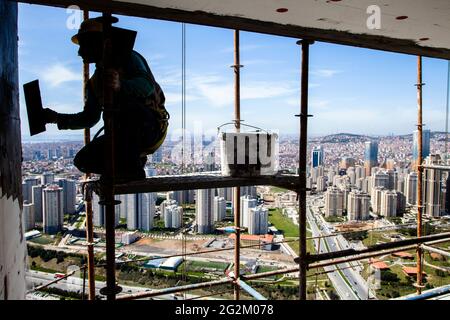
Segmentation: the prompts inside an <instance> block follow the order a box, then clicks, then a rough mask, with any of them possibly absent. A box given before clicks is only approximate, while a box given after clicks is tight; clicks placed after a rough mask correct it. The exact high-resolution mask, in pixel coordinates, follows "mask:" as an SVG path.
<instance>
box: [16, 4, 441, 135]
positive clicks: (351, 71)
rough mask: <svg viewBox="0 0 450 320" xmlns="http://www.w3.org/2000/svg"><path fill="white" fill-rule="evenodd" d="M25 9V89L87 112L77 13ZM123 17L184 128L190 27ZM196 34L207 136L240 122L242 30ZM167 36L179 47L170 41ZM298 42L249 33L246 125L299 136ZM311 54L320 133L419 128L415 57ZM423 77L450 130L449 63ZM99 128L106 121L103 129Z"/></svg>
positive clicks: (429, 68)
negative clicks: (74, 39) (449, 105)
mask: <svg viewBox="0 0 450 320" xmlns="http://www.w3.org/2000/svg"><path fill="white" fill-rule="evenodd" d="M19 7H20V10H19V37H20V41H19V61H20V64H19V69H20V70H19V79H20V84H21V85H22V84H23V83H25V82H28V81H31V80H34V79H36V78H39V79H40V82H41V90H42V99H43V102H44V106H49V107H52V108H54V109H56V110H57V111H58V112H66V113H73V112H78V111H80V110H81V109H82V104H81V101H82V99H81V92H82V90H81V86H82V82H81V68H82V66H81V60H80V58H79V57H77V53H76V52H77V47H76V46H74V45H73V44H72V43H71V42H70V37H71V36H72V35H73V34H74V33H75V30H69V29H67V28H65V23H66V19H67V13H66V12H65V10H63V9H56V8H47V7H41V6H33V5H31V6H30V5H24V4H20V5H19ZM49 17H51V18H49ZM120 19H121V20H120V22H119V25H120V26H122V27H129V28H132V29H135V30H137V31H138V39H137V42H136V49H137V50H138V51H140V52H141V53H143V54H144V56H145V57H147V58H148V60H149V63H150V66H151V67H152V70H153V71H154V74H155V77H156V79H157V81H158V82H159V83H160V84H161V86H162V87H163V90H164V91H165V93H166V96H167V108H168V111H169V112H170V113H171V115H172V117H171V121H170V127H169V131H171V132H173V131H174V130H176V129H177V128H181V24H179V23H174V22H167V21H155V20H144V19H136V18H129V17H120ZM42 21H46V22H45V23H42ZM38 22H39V23H38ZM44 35H45V36H46V38H49V39H52V41H49V42H48V43H46V45H45V46H42V41H40V40H39V39H42V37H43V36H44ZM187 36H188V42H187V127H188V130H192V129H193V126H194V125H195V124H194V122H195V121H201V122H202V124H203V125H204V127H205V130H210V131H211V132H212V131H214V130H216V128H217V127H218V126H219V125H221V124H223V123H225V122H228V121H229V120H230V119H232V118H233V115H232V113H233V94H232V92H233V85H234V80H233V72H232V70H231V69H230V68H229V66H230V65H231V64H232V63H233V48H232V43H233V42H232V39H233V31H232V30H225V29H221V28H211V27H204V26H195V25H187ZM167 37H169V38H171V39H173V41H172V42H167V41H163V40H162V39H163V38H167ZM295 41H296V39H290V38H283V37H274V36H268V35H262V34H256V33H249V32H242V34H241V56H242V61H241V62H242V64H244V65H245V67H244V68H243V69H242V70H241V72H242V76H241V77H242V87H241V92H242V94H241V99H242V101H241V107H242V112H241V115H242V119H244V120H246V123H249V124H253V125H257V126H260V127H263V128H266V129H275V130H277V129H278V130H281V131H282V132H280V133H282V134H283V133H287V134H294V133H296V132H298V126H299V124H298V119H297V118H295V117H294V115H295V114H297V113H298V110H299V104H300V101H299V84H300V74H299V71H298V69H299V62H298V61H299V54H300V53H299V51H298V47H297V46H296V45H295ZM49 51H51V52H52V54H51V55H48V53H49ZM311 52H312V58H311V76H310V78H311V79H310V113H311V114H313V115H314V117H313V118H311V119H310V121H309V133H310V135H311V136H315V135H326V134H335V133H339V132H353V133H358V134H368V135H383V134H389V133H395V134H404V133H410V132H411V131H413V130H414V128H415V125H416V119H415V117H416V110H417V102H416V88H415V87H414V84H415V82H416V77H417V76H416V73H417V70H416V57H415V56H411V55H403V54H394V53H387V52H382V51H376V50H368V49H360V48H351V47H347V46H340V45H333V44H326V43H320V42H318V43H316V44H315V45H314V46H312V47H311ZM330 52H333V55H332V57H333V59H330V56H329V53H330ZM91 67H92V66H91ZM423 76H424V82H425V83H426V84H427V85H426V86H425V87H424V123H426V124H427V125H428V128H430V129H431V130H433V131H444V128H445V103H446V101H445V100H446V86H447V64H446V61H444V60H439V59H431V58H424V66H423ZM61 92H64V93H65V94H64V95H61ZM20 93H22V91H21V92H20ZM275 106H276V107H275ZM205 110H207V111H208V112H205ZM26 118H27V117H26V112H25V105H24V100H23V96H22V94H21V119H22V133H23V137H26V136H27V135H28V132H29V131H28V123H27V119H26ZM47 127H48V131H47V132H46V133H43V134H40V135H38V136H41V137H44V136H45V135H46V134H47V135H55V134H56V135H58V134H66V135H67V134H76V133H75V132H70V133H69V132H68V131H60V132H58V131H57V130H56V126H54V125H48V126H47ZM99 127H101V121H100V123H99V124H98V125H97V126H96V127H95V128H94V129H93V131H96V129H97V128H99ZM80 134H81V132H80Z"/></svg>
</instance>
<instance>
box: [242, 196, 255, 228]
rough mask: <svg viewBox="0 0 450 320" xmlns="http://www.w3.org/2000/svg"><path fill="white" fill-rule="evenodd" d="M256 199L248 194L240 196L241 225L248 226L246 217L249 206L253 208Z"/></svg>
mask: <svg viewBox="0 0 450 320" xmlns="http://www.w3.org/2000/svg"><path fill="white" fill-rule="evenodd" d="M257 204H258V201H257V200H256V199H255V198H253V197H252V196H250V195H246V196H242V197H241V223H240V225H241V227H245V228H248V223H249V220H248V217H249V211H250V209H251V208H255V207H256V206H257Z"/></svg>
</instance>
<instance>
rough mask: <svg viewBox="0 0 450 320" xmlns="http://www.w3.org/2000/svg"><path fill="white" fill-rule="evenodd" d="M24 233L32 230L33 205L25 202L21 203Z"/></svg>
mask: <svg viewBox="0 0 450 320" xmlns="http://www.w3.org/2000/svg"><path fill="white" fill-rule="evenodd" d="M22 216H23V218H24V227H25V231H28V230H31V229H33V228H34V205H33V204H32V203H28V201H25V202H24V203H23V214H22Z"/></svg>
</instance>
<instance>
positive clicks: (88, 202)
mask: <svg viewBox="0 0 450 320" xmlns="http://www.w3.org/2000/svg"><path fill="white" fill-rule="evenodd" d="M87 19H89V11H88V10H83V20H87ZM88 81H89V63H86V62H84V63H83V98H84V99H83V100H84V101H86V98H87V97H86V87H87V83H88ZM90 141H91V130H90V129H89V128H87V129H84V144H85V145H86V144H88V143H89V142H90ZM89 177H90V174H89V173H86V175H85V180H87V179H89ZM84 205H85V208H86V240H87V243H88V245H87V267H88V287H89V296H88V298H89V300H95V271H94V270H95V269H94V227H93V223H92V199H91V196H90V195H89V196H88V197H86V198H85V203H84ZM84 273H86V269H84ZM83 283H84V282H83ZM83 298H84V295H83Z"/></svg>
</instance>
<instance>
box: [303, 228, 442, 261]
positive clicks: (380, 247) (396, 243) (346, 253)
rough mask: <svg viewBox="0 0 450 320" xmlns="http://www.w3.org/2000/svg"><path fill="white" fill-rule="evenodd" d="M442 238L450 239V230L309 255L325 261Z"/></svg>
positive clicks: (313, 258)
mask: <svg viewBox="0 0 450 320" xmlns="http://www.w3.org/2000/svg"><path fill="white" fill-rule="evenodd" d="M441 239H446V240H447V241H450V232H446V233H440V234H433V235H429V236H424V237H421V238H419V237H417V238H412V239H406V240H399V241H394V242H386V243H381V244H375V245H373V246H370V247H368V248H366V249H363V250H355V249H348V250H341V251H334V252H327V253H320V254H313V255H310V256H309V259H308V260H309V261H310V262H315V261H323V260H328V259H336V258H342V257H347V256H351V255H356V254H364V253H370V252H376V251H381V250H386V249H393V248H399V247H404V246H408V245H417V244H421V243H424V242H426V241H433V240H441Z"/></svg>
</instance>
